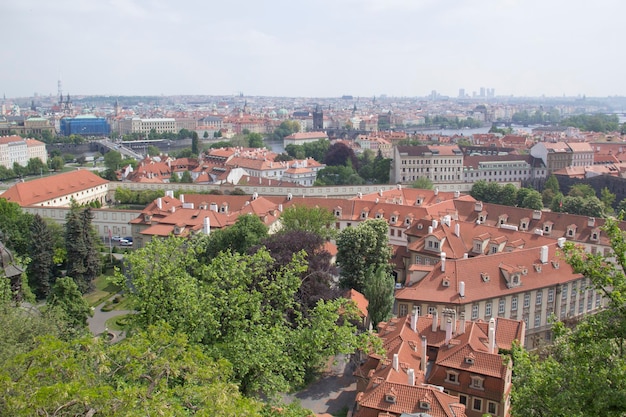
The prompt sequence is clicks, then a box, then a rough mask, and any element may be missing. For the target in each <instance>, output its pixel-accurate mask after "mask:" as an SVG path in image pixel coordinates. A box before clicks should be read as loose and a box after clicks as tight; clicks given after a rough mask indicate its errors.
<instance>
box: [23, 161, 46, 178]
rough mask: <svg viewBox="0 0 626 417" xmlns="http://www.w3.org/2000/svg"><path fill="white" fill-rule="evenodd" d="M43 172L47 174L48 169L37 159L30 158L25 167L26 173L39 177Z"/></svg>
mask: <svg viewBox="0 0 626 417" xmlns="http://www.w3.org/2000/svg"><path fill="white" fill-rule="evenodd" d="M44 170H45V171H46V172H48V167H47V166H46V165H45V164H44V163H43V161H42V160H41V159H39V158H30V159H29V160H28V164H27V165H26V171H28V174H30V175H41V174H42V173H43V172H44Z"/></svg>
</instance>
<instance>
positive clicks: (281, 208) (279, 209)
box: [278, 204, 283, 213]
mask: <svg viewBox="0 0 626 417" xmlns="http://www.w3.org/2000/svg"><path fill="white" fill-rule="evenodd" d="M278 211H280V212H281V213H282V212H283V205H282V204H279V205H278Z"/></svg>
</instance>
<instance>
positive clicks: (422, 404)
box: [420, 401, 430, 410]
mask: <svg viewBox="0 0 626 417" xmlns="http://www.w3.org/2000/svg"><path fill="white" fill-rule="evenodd" d="M420 408H421V409H422V410H430V403H429V402H428V401H420Z"/></svg>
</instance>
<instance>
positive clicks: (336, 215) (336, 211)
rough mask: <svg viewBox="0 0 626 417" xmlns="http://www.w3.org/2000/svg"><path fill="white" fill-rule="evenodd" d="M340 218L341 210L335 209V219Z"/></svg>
mask: <svg viewBox="0 0 626 417" xmlns="http://www.w3.org/2000/svg"><path fill="white" fill-rule="evenodd" d="M340 216H341V209H340V208H336V209H335V217H340Z"/></svg>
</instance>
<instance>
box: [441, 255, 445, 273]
mask: <svg viewBox="0 0 626 417" xmlns="http://www.w3.org/2000/svg"><path fill="white" fill-rule="evenodd" d="M441 272H446V253H445V252H441Z"/></svg>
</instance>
